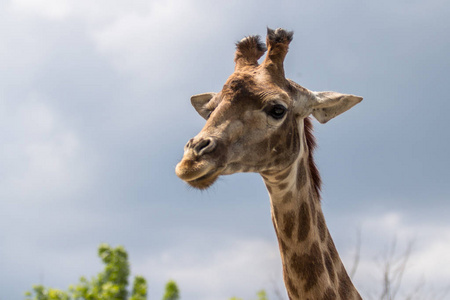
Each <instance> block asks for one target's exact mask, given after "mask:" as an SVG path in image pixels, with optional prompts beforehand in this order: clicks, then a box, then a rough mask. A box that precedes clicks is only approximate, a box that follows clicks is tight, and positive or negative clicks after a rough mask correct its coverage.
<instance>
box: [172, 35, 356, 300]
mask: <svg viewBox="0 0 450 300" xmlns="http://www.w3.org/2000/svg"><path fill="white" fill-rule="evenodd" d="M292 38H293V33H292V32H289V31H286V30H284V29H280V28H278V29H276V30H272V29H268V31H267V38H266V45H264V43H262V42H261V39H260V37H259V36H249V37H246V38H244V39H242V40H241V41H240V42H238V43H237V44H236V53H235V63H236V65H235V71H234V73H233V74H232V75H231V76H230V77H229V78H228V79H227V81H226V83H225V85H224V86H223V88H222V90H221V91H220V92H218V93H204V94H199V95H195V96H192V97H191V102H192V105H193V106H194V108H195V110H196V111H197V112H198V113H199V114H200V115H201V116H202V117H203V118H205V119H206V124H205V126H204V127H203V129H202V130H201V131H200V133H199V134H198V135H197V136H195V137H194V138H192V139H191V140H190V141H189V142H188V143H187V144H186V146H185V148H184V155H183V158H182V160H181V162H180V163H178V165H177V166H176V170H175V171H176V174H177V175H178V176H179V177H180V178H181V179H182V180H184V181H185V182H187V183H188V184H189V185H191V186H192V187H195V188H198V189H206V188H208V187H209V186H211V185H212V184H213V183H214V182H215V181H216V179H217V178H218V177H219V176H221V175H230V174H234V173H237V172H256V173H259V174H261V176H262V178H263V180H264V183H265V185H266V187H267V190H268V192H269V196H270V202H271V210H272V220H273V224H274V227H275V232H276V234H277V238H278V243H279V248H280V255H281V261H282V264H283V276H284V282H285V285H286V289H287V293H288V295H289V299H291V300H294V299H321V300H322V299H323V300H327V299H341V300H344V299H345V300H347V299H361V297H360V296H359V293H358V292H357V290H356V288H355V287H354V286H353V284H352V282H351V280H350V278H349V276H348V275H347V272H346V270H345V268H344V265H343V264H342V261H341V260H340V258H339V255H338V252H337V250H336V247H335V246H334V243H333V240H332V238H331V236H330V234H329V232H328V228H327V226H326V223H325V219H324V216H323V213H322V209H321V204H320V185H321V180H320V176H319V173H318V170H317V168H316V165H315V163H314V158H313V151H314V148H315V140H314V136H313V135H312V123H311V120H310V116H311V115H312V116H313V117H314V118H316V119H317V120H318V121H319V122H320V123H326V122H328V121H329V120H331V119H332V118H334V117H336V116H338V115H340V114H342V113H343V112H345V111H347V110H348V109H350V108H351V107H353V106H354V105H356V104H357V103H359V102H361V100H362V98H361V97H358V96H354V95H348V94H340V93H337V92H313V91H310V90H308V89H306V88H304V87H302V86H300V85H298V84H297V83H295V82H293V81H292V80H289V79H287V78H286V77H285V75H284V67H283V63H284V58H285V56H286V54H287V52H288V48H289V43H290V42H291V41H292ZM266 47H267V48H266ZM266 51H267V54H266V56H265V58H264V60H263V61H262V63H261V64H259V63H258V60H259V59H260V58H261V57H262V56H263V55H264V53H265V52H266Z"/></svg>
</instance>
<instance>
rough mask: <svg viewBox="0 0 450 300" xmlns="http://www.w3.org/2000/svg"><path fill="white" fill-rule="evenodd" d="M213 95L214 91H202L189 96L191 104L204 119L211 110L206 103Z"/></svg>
mask: <svg viewBox="0 0 450 300" xmlns="http://www.w3.org/2000/svg"><path fill="white" fill-rule="evenodd" d="M215 95H216V93H204V94H198V95H194V96H192V97H191V103H192V106H193V107H194V108H195V110H196V111H197V112H198V114H199V115H200V116H202V117H203V118H204V119H205V120H207V119H208V117H209V114H210V113H211V112H212V111H213V109H212V108H210V107H209V106H208V103H209V101H211V99H212V98H214V96H215Z"/></svg>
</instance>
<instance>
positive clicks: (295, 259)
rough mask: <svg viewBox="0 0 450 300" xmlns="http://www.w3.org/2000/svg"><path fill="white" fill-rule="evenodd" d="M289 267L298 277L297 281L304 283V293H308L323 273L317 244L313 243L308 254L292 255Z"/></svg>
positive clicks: (320, 254)
mask: <svg viewBox="0 0 450 300" xmlns="http://www.w3.org/2000/svg"><path fill="white" fill-rule="evenodd" d="M291 267H292V269H293V270H294V271H295V273H296V275H297V276H298V277H297V280H299V279H300V280H303V281H304V291H305V292H308V291H310V290H311V289H312V288H313V287H314V286H315V285H316V284H317V282H318V280H319V277H320V275H321V274H322V273H323V272H324V271H325V268H324V265H323V259H322V253H321V252H320V248H319V244H318V243H317V242H316V243H314V244H313V245H312V246H311V250H310V253H309V254H308V253H307V254H302V255H297V253H294V254H293V255H292V257H291Z"/></svg>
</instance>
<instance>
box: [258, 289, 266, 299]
mask: <svg viewBox="0 0 450 300" xmlns="http://www.w3.org/2000/svg"><path fill="white" fill-rule="evenodd" d="M256 295H257V296H258V300H269V298H267V294H266V291H265V290H260V291H259V292H258V293H257V294H256Z"/></svg>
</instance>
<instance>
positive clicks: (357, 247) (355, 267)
mask: <svg viewBox="0 0 450 300" xmlns="http://www.w3.org/2000/svg"><path fill="white" fill-rule="evenodd" d="M360 258H361V227H358V229H357V231H356V245H355V256H354V257H353V266H352V269H351V271H350V278H351V279H353V278H354V276H355V274H356V270H358V265H359V260H360Z"/></svg>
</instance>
